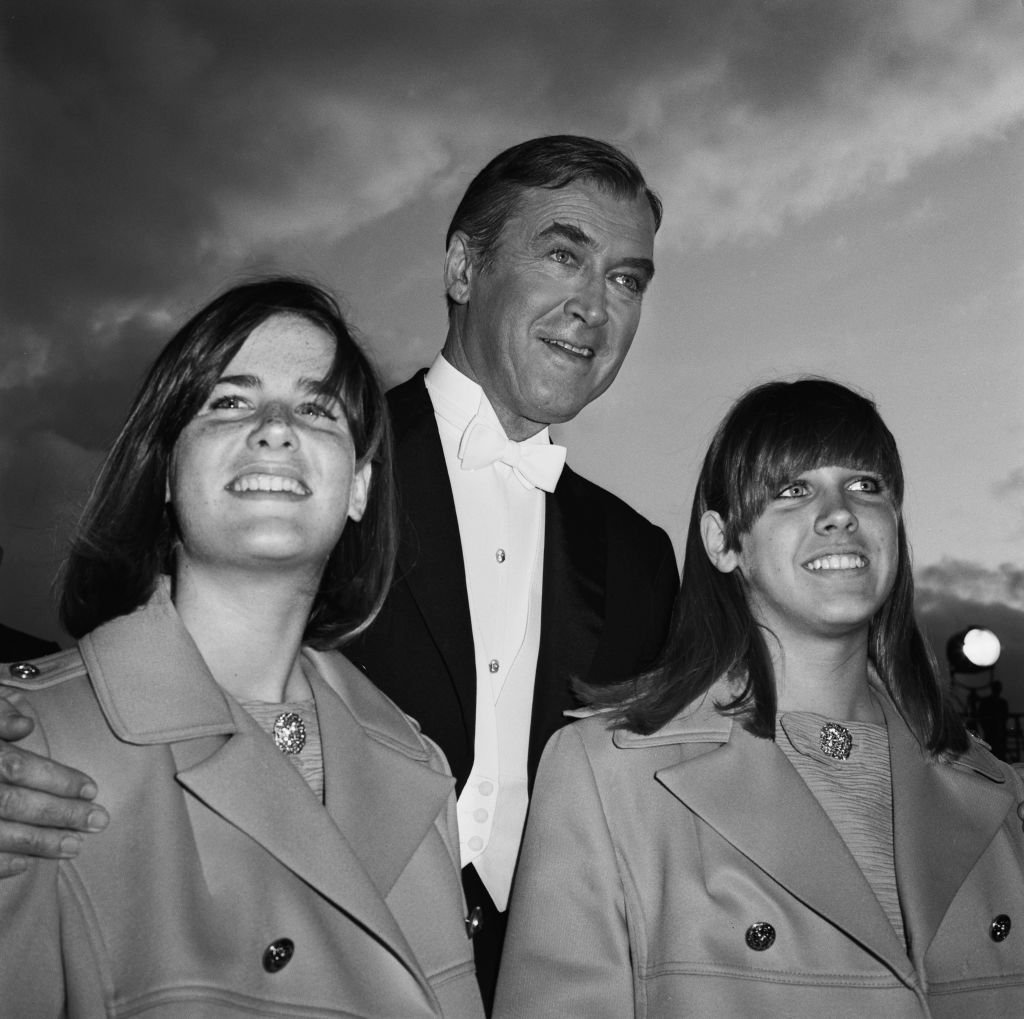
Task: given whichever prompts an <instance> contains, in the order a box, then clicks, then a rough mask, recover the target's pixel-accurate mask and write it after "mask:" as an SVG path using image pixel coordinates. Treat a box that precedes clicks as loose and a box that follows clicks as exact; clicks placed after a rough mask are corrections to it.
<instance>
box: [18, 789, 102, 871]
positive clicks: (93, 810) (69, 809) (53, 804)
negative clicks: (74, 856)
mask: <svg viewBox="0 0 1024 1019" xmlns="http://www.w3.org/2000/svg"><path fill="white" fill-rule="evenodd" d="M4 821H14V822H16V823H17V825H21V826H25V827H28V828H29V830H32V829H33V828H36V827H38V828H44V829H52V828H70V829H73V830H74V831H81V832H97V831H103V829H104V828H106V826H107V824H108V823H109V822H110V815H109V814H108V813H107V812H106V810H104V809H103V807H101V806H100V805H99V804H98V803H91V802H90V801H89V800H70V799H65V798H64V797H61V796H51V795H50V794H49V793H41V792H36V791H35V790H33V789H23V788H21V787H20V786H12V785H3V784H0V852H14V853H20V852H28V854H29V855H30V856H35V855H36V854H35V853H33V852H32V851H31V850H25V849H23V848H22V846H21V845H20V844H18V843H17V842H14V843H12V842H11V841H10V839H9V837H8V834H7V832H8V827H10V826H8V825H6V824H4V823H3V822H4ZM17 825H16V826H17ZM16 826H14V827H16ZM50 834H52V833H50ZM15 837H18V836H15ZM40 837H43V836H42V835H40ZM44 855H51V854H49V853H47V854H44Z"/></svg>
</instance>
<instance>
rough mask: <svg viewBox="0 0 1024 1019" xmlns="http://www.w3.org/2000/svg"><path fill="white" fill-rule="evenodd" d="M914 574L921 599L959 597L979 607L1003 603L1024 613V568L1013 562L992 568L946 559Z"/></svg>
mask: <svg viewBox="0 0 1024 1019" xmlns="http://www.w3.org/2000/svg"><path fill="white" fill-rule="evenodd" d="M915 573H916V577H917V587H918V597H919V598H925V599H931V598H959V599H962V600H965V601H972V602H975V603H977V604H980V605H986V604H991V605H1000V604H1001V605H1008V606H1010V607H1011V608H1013V609H1015V610H1024V567H1022V566H1018V565H1016V564H1014V563H1003V564H1002V565H1001V566H997V567H995V568H989V567H985V566H981V565H980V564H978V563H972V562H965V561H964V560H961V559H952V558H944V559H942V560H941V561H940V562H938V563H937V564H935V565H932V566H925V567H924V568H922V569H920V570H917V571H915Z"/></svg>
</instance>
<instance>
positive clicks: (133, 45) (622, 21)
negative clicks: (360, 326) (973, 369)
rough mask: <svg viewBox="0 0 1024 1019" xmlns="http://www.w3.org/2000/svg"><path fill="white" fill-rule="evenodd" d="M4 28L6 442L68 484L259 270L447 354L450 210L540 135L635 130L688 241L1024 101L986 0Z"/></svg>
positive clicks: (965, 133) (1016, 58)
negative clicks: (143, 383)
mask: <svg viewBox="0 0 1024 1019" xmlns="http://www.w3.org/2000/svg"><path fill="white" fill-rule="evenodd" d="M0 33H2V46H3V67H2V70H0V74H2V80H0V97H2V98H0V102H2V105H0V131H2V139H0V145H2V160H3V162H2V167H0V169H2V175H0V218H2V222H3V236H2V238H0V290H2V298H3V301H2V303H3V310H2V312H0V437H2V438H4V439H6V440H7V441H8V442H11V441H16V442H18V443H19V444H21V448H23V449H31V450H33V457H34V458H35V459H36V460H38V458H40V457H45V456H51V457H56V458H57V459H56V461H55V463H47V464H44V465H40V464H36V465H35V469H36V471H37V473H39V474H40V475H41V476H43V477H45V478H47V480H48V483H49V482H53V483H54V484H56V483H57V480H58V479H59V478H60V477H62V476H63V477H67V478H74V479H78V480H77V483H78V484H82V483H84V482H82V480H81V477H80V475H79V474H78V473H76V472H75V471H74V470H73V469H72V466H71V465H72V462H73V461H74V457H75V456H76V455H80V456H81V457H84V458H85V459H86V460H88V459H89V458H90V456H91V455H92V454H94V453H95V451H97V450H99V449H100V448H102V447H104V446H105V445H106V444H107V443H108V442H109V440H110V438H111V437H112V436H113V434H114V432H115V431H116V428H117V426H118V423H119V422H120V420H121V418H122V416H123V413H124V410H125V408H126V407H127V404H128V401H129V399H130V396H131V393H132V391H133V390H134V388H135V385H136V383H137V380H138V378H139V377H140V375H141V373H142V370H143V368H144V365H145V364H146V362H148V360H149V359H150V358H151V357H152V355H153V353H154V352H155V350H156V348H157V347H158V346H159V345H160V343H162V342H163V341H164V340H166V339H167V338H168V337H169V335H170V333H171V332H172V330H173V327H174V326H175V325H176V324H177V322H179V321H181V319H182V318H183V317H184V315H185V314H186V313H187V311H188V310H190V309H191V308H193V307H194V306H196V305H197V304H198V303H200V302H202V301H203V300H205V299H206V298H207V297H209V296H210V295H211V294H212V293H213V292H214V291H215V290H217V289H218V288H219V287H221V286H222V285H223V284H224V283H225V281H228V280H231V279H234V278H237V277H239V276H241V275H243V274H246V273H250V272H253V271H257V270H267V269H273V268H288V269H299V270H302V271H309V272H311V273H312V274H314V275H317V276H318V277H320V278H322V279H324V280H325V282H327V283H329V284H331V285H333V286H336V287H337V288H339V289H341V290H342V291H343V292H344V293H346V294H347V295H349V296H350V298H351V299H352V300H353V302H354V304H355V306H356V312H357V313H359V314H360V315H361V316H362V317H363V318H364V319H366V318H372V317H374V316H375V318H373V321H374V325H375V329H374V332H373V336H374V339H375V340H378V341H380V348H379V349H378V351H377V357H378V361H379V363H381V364H382V365H383V366H384V369H385V371H386V372H387V373H388V375H389V378H392V379H393V378H397V377H399V376H400V375H403V374H405V373H406V372H407V371H408V370H409V369H410V368H412V367H415V366H416V362H419V363H422V361H424V360H426V358H427V357H428V356H429V354H430V353H432V351H433V350H436V347H437V345H438V344H439V342H440V338H441V337H440V329H441V328H442V324H441V322H440V311H439V309H440V307H441V305H440V287H439V284H438V275H439V263H440V238H441V236H442V233H443V226H444V222H445V220H446V214H447V212H448V211H450V210H451V208H452V207H453V206H454V203H455V200H456V198H457V194H458V192H459V191H460V190H461V188H462V187H464V186H465V184H466V182H467V180H468V178H469V176H470V174H471V173H472V172H474V171H475V170H476V169H477V168H478V167H479V166H480V165H482V163H483V162H484V161H485V160H486V159H487V158H489V157H490V156H491V155H493V154H494V152H496V151H498V149H500V148H501V147H503V146H505V145H507V144H511V143H513V142H515V141H517V140H520V139H521V138H523V137H527V136H530V135H535V134H540V133H544V132H548V131H565V130H570V131H577V132H582V133H592V134H596V135H599V136H601V137H608V138H610V139H611V140H613V141H617V142H619V143H620V144H623V145H625V146H626V147H627V148H629V149H630V151H632V152H633V153H634V155H636V156H637V158H638V159H639V161H640V162H641V164H642V165H643V166H644V168H645V170H646V172H647V173H648V175H649V177H650V178H651V180H652V182H653V183H655V185H656V186H657V187H658V188H659V190H661V191H662V193H663V195H664V197H665V199H666V205H667V208H668V217H667V220H666V224H665V227H664V228H663V230H662V234H661V236H662V240H661V243H662V244H677V245H680V246H682V245H684V244H686V243H689V242H690V241H691V240H694V239H695V240H697V241H704V242H708V243H715V242H717V241H721V240H722V239H723V238H725V239H729V238H734V237H749V236H756V235H761V234H765V233H771V232H772V231H774V230H777V229H779V226H780V224H782V223H783V222H785V221H786V219H787V217H797V218H806V217H808V216H811V215H813V214H814V213H815V212H817V211H820V210H821V209H824V208H826V207H828V206H829V205H830V204H833V203H835V202H837V201H841V200H843V199H845V198H846V197H848V196H849V195H851V194H854V193H856V192H857V190H858V189H859V188H862V187H863V186H864V183H865V181H868V180H877V179H881V180H895V179H899V178H900V176H901V175H904V174H906V173H907V172H908V168H910V167H912V166H914V165H916V164H917V163H919V162H920V161H922V160H925V159H927V158H929V157H931V156H934V155H936V154H939V153H944V152H949V151H956V150H958V149H959V148H963V147H964V146H966V145H968V144H970V143H971V142H972V141H974V140H976V139H978V138H983V137H991V136H994V135H998V133H999V132H1000V131H1003V130H1006V129H1007V128H1008V127H1009V126H1012V125H1013V124H1014V123H1016V122H1018V121H1019V120H1020V118H1021V117H1022V116H1024V59H1021V53H1022V51H1024V50H1022V46H1021V39H1022V34H1021V33H1022V24H1021V9H1020V8H1019V5H1004V4H990V3H977V2H968V0H964V2H952V0H950V2H941V3H931V2H924V0H901V2H898V3H890V4H865V3H863V2H862V0H832V2H829V3H822V2H820V0H813V2H812V0H685V2H679V3H666V2H664V0H634V2H632V3H629V4H623V3H622V2H621V0H561V2H559V3H551V2H550V0H543V2H542V0H520V2H518V3H515V4H511V3H506V2H500V3H499V2H491V0H480V2H467V0H435V2H431V3H429V4H428V3H414V2H409V0H345V2H339V0H301V2H296V0H260V2H253V0H173V2H171V0H88V2H82V0H6V2H5V4H4V18H3V23H2V25H0ZM414 222H425V223H429V230H425V229H424V230H422V231H420V230H419V228H418V227H416V226H415V225H414ZM428 306H429V307H430V308H431V309H434V310H433V311H432V312H431V314H430V316H428V315H427V313H426V312H425V311H424V310H423V309H425V308H427V307H428ZM386 316H390V317H386ZM76 451H77V452H76ZM32 463H33V461H32V458H27V459H26V458H24V457H22V458H21V459H19V460H18V461H17V463H16V464H15V463H14V462H13V461H12V460H11V459H10V458H8V459H0V491H3V490H5V489H10V488H11V485H12V482H11V477H12V475H11V474H10V473H9V472H11V471H17V472H21V471H24V470H28V469H30V467H32ZM55 464H56V466H55ZM5 472H7V473H5ZM1016 477H1017V476H1016V475H1013V476H1011V479H1010V480H1011V481H1012V480H1013V479H1014V478H1016ZM1017 480H1018V481H1019V480H1020V479H1019V478H1017ZM1009 483H1010V482H1009V481H1008V484H1009ZM1014 484H1016V482H1014ZM1014 490H1016V489H1014ZM1007 491H1010V489H1009V488H1008V489H1007ZM62 498H63V497H57V496H55V497H54V502H55V504H56V503H60V502H61V499H62ZM19 505H20V503H19ZM9 509H10V506H8V510H9ZM19 512H20V511H19ZM43 515H44V516H45V514H43ZM19 519H20V518H19ZM2 523H3V521H2V520H0V524H2ZM0 539H2V536H0ZM8 560H9V561H8V563H7V564H6V565H5V572H7V571H9V570H10V569H13V566H12V565H11V549H10V547H9V546H8ZM14 562H15V564H16V562H17V560H16V557H15V560H14Z"/></svg>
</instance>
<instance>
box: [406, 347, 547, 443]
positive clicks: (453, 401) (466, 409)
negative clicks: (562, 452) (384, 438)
mask: <svg viewBox="0 0 1024 1019" xmlns="http://www.w3.org/2000/svg"><path fill="white" fill-rule="evenodd" d="M424 381H425V382H426V386H427V393H428V394H429V395H430V402H431V403H432V404H433V406H434V413H435V414H437V416H438V417H440V418H442V419H443V420H444V421H446V422H447V423H448V424H449V425H451V426H452V427H453V428H455V429H456V430H458V432H459V433H460V434H461V433H462V432H463V431H465V429H466V426H467V425H468V424H469V423H470V421H472V420H473V418H474V417H477V416H479V417H480V418H481V419H482V420H484V421H486V422H487V423H489V424H492V425H493V426H494V427H496V428H497V429H498V430H499V431H501V432H502V433H504V429H503V428H502V427H501V422H500V421H499V420H498V415H497V414H495V413H494V408H493V407H492V406H491V401H490V400H488V399H487V395H486V394H485V393H484V391H483V389H482V388H481V387H480V386H479V384H478V383H476V382H474V381H473V380H472V379H471V378H470V377H469V376H468V375H465V374H463V373H462V372H460V371H459V369H458V368H456V367H455V365H453V364H452V363H451V362H450V361H449V360H448V359H447V358H446V357H445V356H444V354H440V353H439V354H438V355H437V357H435V358H434V362H433V364H431V366H430V368H428V369H427V374H426V377H425V379H424ZM550 441H551V437H550V429H549V428H548V427H546V426H545V427H544V428H542V429H541V430H540V431H539V432H538V433H537V434H536V435H531V436H530V438H528V439H524V440H523V442H530V443H536V444H537V445H544V444H546V443H548V442H550Z"/></svg>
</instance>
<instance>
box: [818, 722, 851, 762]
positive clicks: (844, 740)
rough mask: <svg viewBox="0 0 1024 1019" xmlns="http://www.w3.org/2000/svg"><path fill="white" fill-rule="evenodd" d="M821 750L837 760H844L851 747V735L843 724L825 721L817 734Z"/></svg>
mask: <svg viewBox="0 0 1024 1019" xmlns="http://www.w3.org/2000/svg"><path fill="white" fill-rule="evenodd" d="M818 742H819V745H820V746H821V752H822V753H823V754H827V755H828V756H829V757H834V758H835V759H836V760H837V761H845V760H846V759H847V758H848V757H849V756H850V751H851V750H852V749H853V735H852V734H851V733H850V730H849V729H847V728H846V726H845V725H840V724H839V723H838V722H826V723H825V724H824V725H823V726H822V727H821V732H820V734H819V735H818Z"/></svg>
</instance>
